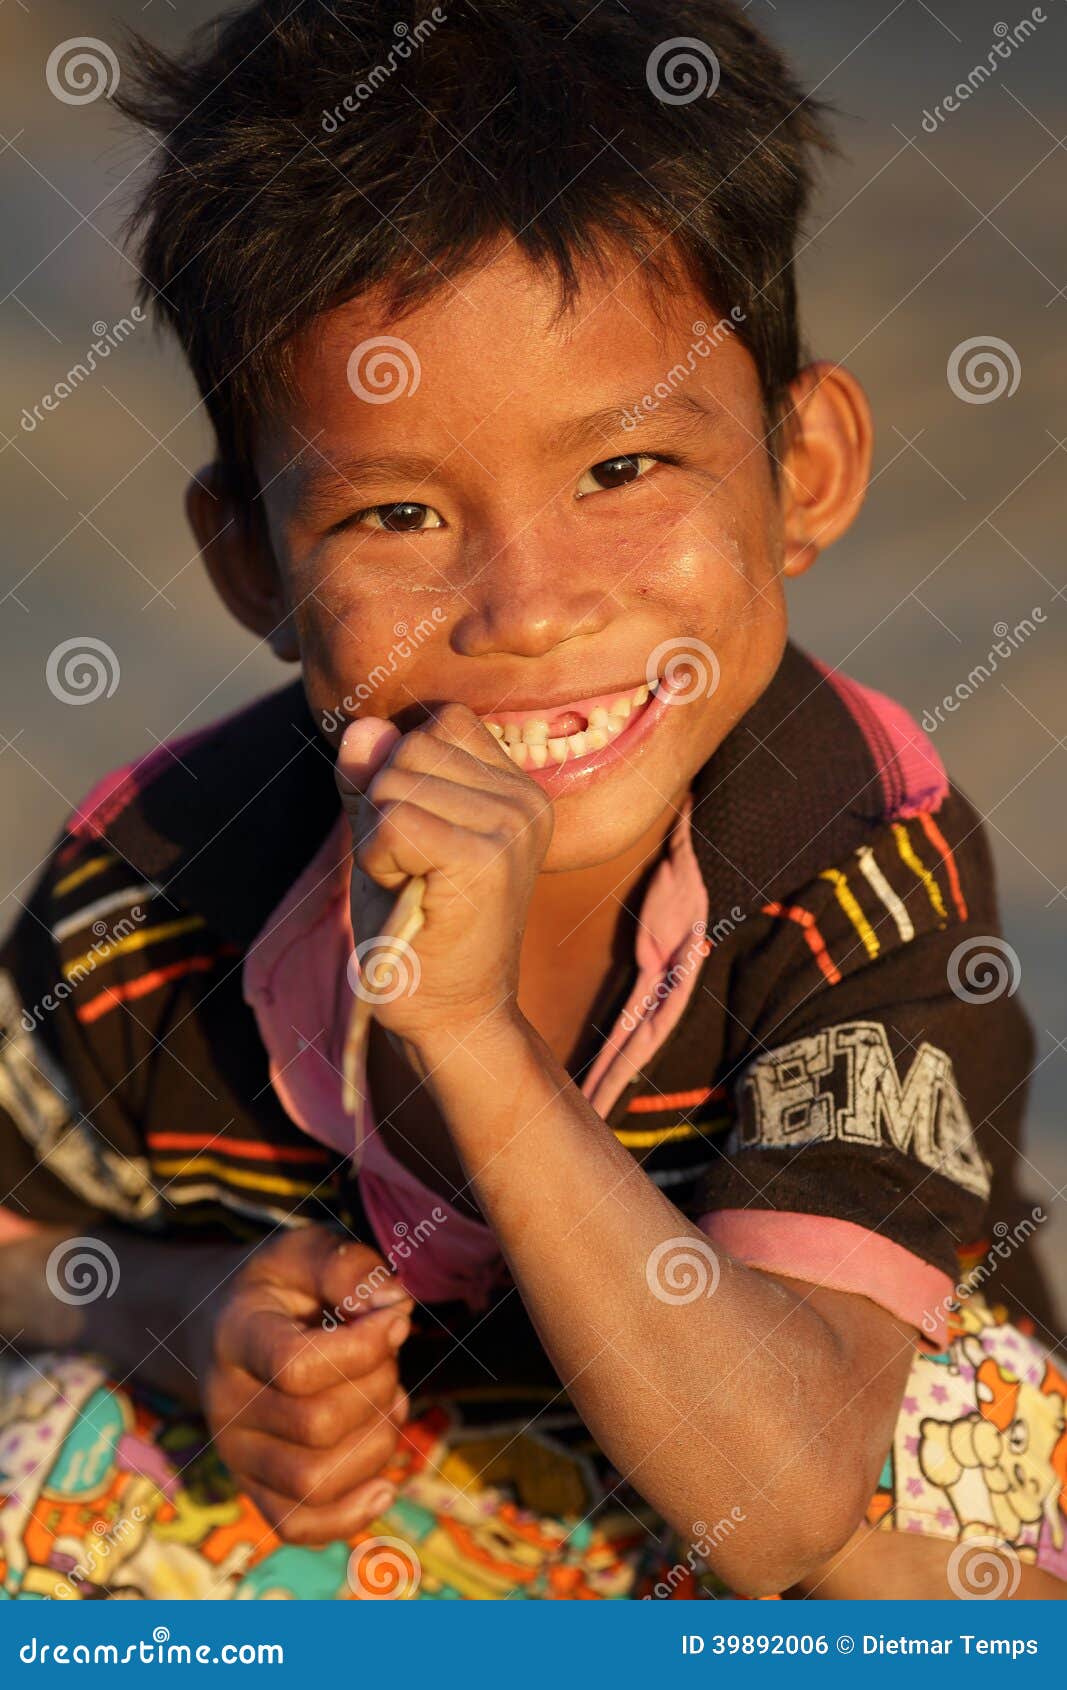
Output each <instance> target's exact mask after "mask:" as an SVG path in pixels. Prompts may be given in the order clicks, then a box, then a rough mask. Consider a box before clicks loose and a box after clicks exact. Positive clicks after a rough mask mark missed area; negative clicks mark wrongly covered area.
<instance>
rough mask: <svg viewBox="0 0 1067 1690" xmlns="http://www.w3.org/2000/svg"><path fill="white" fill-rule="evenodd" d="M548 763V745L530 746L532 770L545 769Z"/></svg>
mask: <svg viewBox="0 0 1067 1690" xmlns="http://www.w3.org/2000/svg"><path fill="white" fill-rule="evenodd" d="M547 762H548V746H547V745H531V746H530V766H531V768H534V769H543V768H544V766H545V764H546V763H547Z"/></svg>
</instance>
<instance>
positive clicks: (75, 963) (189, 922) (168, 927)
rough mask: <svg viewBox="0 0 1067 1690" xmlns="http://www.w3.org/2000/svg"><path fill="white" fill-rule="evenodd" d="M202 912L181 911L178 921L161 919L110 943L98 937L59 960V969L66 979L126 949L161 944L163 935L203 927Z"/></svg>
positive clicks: (142, 948)
mask: <svg viewBox="0 0 1067 1690" xmlns="http://www.w3.org/2000/svg"><path fill="white" fill-rule="evenodd" d="M206 925H207V923H206V922H205V920H204V918H203V916H202V915H183V916H182V917H181V918H180V919H179V920H178V921H164V922H162V923H161V924H160V926H159V927H145V928H143V929H142V931H141V932H140V933H127V935H126V937H125V938H124V939H115V940H114V941H113V942H112V943H111V944H109V943H108V941H107V939H106V938H104V939H101V941H100V943H99V944H98V945H96V946H95V947H94V948H93V949H92V950H91V951H86V952H85V954H84V955H83V956H79V957H74V958H73V959H72V960H71V961H70V962H65V963H64V964H63V973H64V975H65V976H66V978H67V979H68V980H70V979H71V978H72V977H73V976H74V975H75V974H78V975H81V974H85V973H86V972H87V971H89V970H91V969H94V968H100V967H102V966H103V964H104V963H105V962H110V961H111V959H112V957H116V956H121V955H123V954H124V953H125V952H127V951H143V950H145V949H146V948H147V947H148V946H149V945H158V944H162V942H163V940H164V939H173V938H175V937H176V935H177V934H179V933H191V932H192V931H193V929H194V928H197V927H205V926H206Z"/></svg>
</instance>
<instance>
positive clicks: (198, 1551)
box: [0, 1296, 1067, 1601]
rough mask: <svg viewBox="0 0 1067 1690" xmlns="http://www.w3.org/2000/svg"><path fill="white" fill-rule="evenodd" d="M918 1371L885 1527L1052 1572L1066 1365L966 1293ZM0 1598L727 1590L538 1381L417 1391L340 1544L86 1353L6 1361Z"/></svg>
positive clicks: (705, 1539)
mask: <svg viewBox="0 0 1067 1690" xmlns="http://www.w3.org/2000/svg"><path fill="white" fill-rule="evenodd" d="M954 1333H955V1335H954V1337H953V1340H952V1343H951V1345H950V1347H949V1349H948V1350H947V1351H945V1352H944V1353H943V1354H941V1355H936V1356H930V1355H919V1356H917V1357H916V1360H915V1363H914V1366H913V1368H912V1374H911V1378H910V1380H909V1383H908V1389H907V1392H906V1394H905V1397H904V1405H903V1411H902V1414H901V1418H900V1421H899V1424H898V1427H897V1433H896V1437H895V1439H894V1444H893V1449H892V1451H891V1453H890V1455H889V1456H888V1458H887V1461H886V1467H885V1471H884V1473H883V1475H882V1478H881V1481H880V1483H879V1487H878V1491H877V1492H876V1494H875V1496H874V1498H873V1499H872V1501H871V1505H870V1508H869V1510H868V1521H869V1523H870V1524H871V1525H872V1526H874V1527H876V1528H878V1529H880V1530H897V1531H906V1532H921V1533H923V1534H924V1535H928V1536H934V1537H938V1538H942V1539H944V1540H946V1541H947V1542H957V1543H962V1544H968V1543H975V1544H977V1545H979V1546H982V1547H985V1546H989V1545H993V1546H996V1547H997V1548H998V1549H1000V1550H1002V1551H1003V1552H1004V1553H1005V1554H1006V1555H1007V1556H1008V1557H1009V1565H1011V1564H1012V1563H1013V1562H1014V1563H1015V1564H1017V1565H1020V1566H1021V1565H1023V1564H1030V1565H1036V1566H1038V1567H1041V1568H1042V1569H1044V1570H1045V1571H1047V1572H1050V1573H1052V1574H1055V1575H1056V1576H1058V1577H1060V1578H1063V1579H1065V1580H1067V1431H1065V1420H1064V1405H1065V1401H1067V1379H1065V1378H1064V1377H1063V1375H1062V1374H1060V1373H1058V1372H1057V1370H1056V1369H1055V1367H1054V1366H1053V1364H1052V1363H1051V1361H1050V1360H1049V1359H1048V1356H1047V1354H1046V1353H1045V1351H1044V1350H1043V1349H1042V1348H1041V1346H1040V1345H1039V1344H1037V1343H1036V1342H1035V1341H1034V1340H1033V1339H1032V1338H1028V1337H1026V1336H1025V1335H1024V1334H1023V1333H1022V1332H1021V1331H1019V1330H1018V1328H1016V1327H1014V1326H1012V1325H1010V1324H1008V1323H1007V1322H1006V1321H1005V1320H1004V1318H1003V1311H1000V1312H999V1316H998V1315H994V1314H993V1313H992V1312H991V1311H990V1310H989V1308H988V1307H987V1305H986V1304H985V1303H984V1302H983V1301H982V1299H981V1297H980V1296H973V1297H972V1298H970V1299H969V1300H968V1301H967V1302H966V1303H965V1304H964V1308H963V1311H962V1313H961V1314H960V1315H959V1317H958V1318H956V1319H955V1321H954ZM0 1402H2V1403H3V1407H2V1409H0V1595H4V1596H8V1597H14V1598H28V1597H34V1596H36V1597H42V1596H43V1597H55V1598H60V1599H66V1600H72V1599H83V1600H85V1599H91V1598H94V1597H102V1596H111V1597H127V1598H130V1597H132V1598H156V1597H185V1598H211V1599H221V1598H248V1597H254V1598H264V1597H292V1598H307V1597H325V1598H330V1599H334V1598H337V1599H350V1598H356V1599H358V1600H380V1599H384V1598H390V1599H408V1598H412V1597H418V1598H419V1599H435V1598H436V1599H443V1600H454V1599H456V1598H468V1599H486V1600H492V1599H499V1598H507V1599H510V1600H514V1599H516V1598H523V1599H528V1600H547V1601H552V1600H560V1599H567V1600H603V1599H613V1600H619V1599H635V1598H642V1597H649V1598H652V1599H668V1598H686V1597H697V1596H703V1597H713V1596H720V1595H727V1594H729V1593H728V1592H727V1591H726V1590H725V1588H724V1587H723V1585H722V1584H721V1582H720V1581H719V1580H718V1579H717V1578H716V1577H715V1575H714V1574H713V1573H712V1572H711V1571H710V1570H709V1567H708V1557H709V1555H713V1554H714V1549H715V1547H716V1546H717V1545H719V1544H721V1543H722V1542H723V1541H724V1539H725V1538H727V1537H729V1536H730V1535H732V1533H733V1532H734V1531H735V1530H738V1529H739V1528H740V1526H741V1525H742V1524H743V1516H742V1517H741V1519H740V1520H739V1519H738V1518H737V1511H735V1512H734V1515H733V1516H730V1515H727V1516H726V1517H725V1518H723V1519H722V1520H719V1521H716V1522H714V1523H710V1524H709V1523H708V1522H707V1521H694V1522H693V1535H692V1538H691V1540H690V1541H689V1542H688V1543H683V1542H681V1541H680V1540H679V1539H678V1538H677V1537H676V1536H675V1535H674V1534H673V1533H672V1532H670V1531H669V1530H667V1529H665V1528H664V1527H663V1525H662V1523H661V1522H659V1521H658V1520H657V1519H656V1517H655V1515H654V1514H653V1512H652V1510H651V1509H650V1508H649V1507H648V1505H647V1504H646V1503H644V1502H642V1501H641V1499H640V1498H639V1497H637V1496H636V1494H635V1493H634V1492H633V1491H632V1490H630V1489H629V1488H628V1487H626V1486H624V1485H622V1484H621V1483H620V1482H619V1481H618V1479H617V1476H616V1475H614V1474H613V1473H612V1472H611V1470H610V1469H609V1468H608V1467H607V1466H606V1464H605V1463H604V1460H603V1458H602V1457H601V1456H600V1454H599V1452H598V1451H597V1450H596V1449H595V1448H593V1447H592V1446H591V1445H590V1444H589V1442H588V1439H587V1436H586V1434H585V1433H584V1431H583V1429H582V1427H581V1425H580V1423H579V1422H578V1421H577V1419H576V1418H575V1417H574V1416H573V1415H572V1414H571V1413H570V1412H569V1411H568V1410H567V1407H566V1404H565V1403H563V1402H562V1401H561V1400H559V1399H558V1394H557V1400H556V1402H555V1403H554V1404H552V1405H551V1407H550V1408H549V1412H548V1413H547V1414H546V1413H545V1412H544V1410H545V1396H544V1394H543V1393H542V1394H541V1395H540V1397H539V1398H538V1399H537V1400H533V1399H531V1400H530V1401H529V1402H528V1403H527V1404H526V1407H525V1412H522V1413H520V1412H518V1410H519V1408H520V1404H519V1402H518V1401H517V1400H516V1398H515V1397H514V1396H512V1397H509V1398H505V1397H504V1396H503V1393H501V1392H500V1391H499V1390H497V1391H495V1392H488V1391H483V1392H480V1393H468V1394H467V1395H466V1397H465V1398H464V1399H463V1400H462V1401H457V1400H451V1401H449V1402H438V1403H435V1404H433V1405H430V1406H425V1405H423V1406H422V1407H421V1408H420V1409H419V1412H417V1413H416V1415H415V1416H414V1418H413V1420H412V1422H411V1424H410V1425H409V1426H408V1427H407V1429H406V1432H405V1435H404V1437H403V1439H402V1442H401V1445H400V1448H399V1450H398V1452H397V1455H396V1457H395V1459H394V1460H393V1462H392V1463H391V1464H390V1466H389V1467H388V1469H387V1470H386V1472H387V1476H388V1477H389V1478H390V1479H391V1480H392V1481H394V1482H395V1483H396V1485H397V1486H398V1496H397V1500H396V1501H395V1503H394V1504H393V1506H392V1507H391V1508H390V1509H389V1510H388V1511H387V1512H386V1513H385V1514H383V1515H382V1516H381V1517H380V1518H379V1519H377V1520H374V1521H372V1522H371V1524H370V1525H369V1526H368V1527H367V1528H366V1530H364V1531H361V1532H359V1533H357V1534H356V1535H355V1536H353V1537H352V1538H351V1539H349V1540H348V1541H346V1542H338V1543H332V1544H327V1545H325V1546H323V1547H322V1548H315V1549H305V1548H300V1547H295V1546H293V1545H289V1544H284V1543H282V1542H281V1541H280V1539H279V1538H278V1537H277V1536H276V1534H275V1533H274V1532H273V1531H272V1530H271V1528H270V1527H269V1526H268V1525H267V1523H266V1521H265V1520H264V1519H263V1517H262V1515H261V1514H260V1513H259V1512H258V1510H257V1509H256V1507H255V1505H254V1504H253V1503H252V1502H251V1501H250V1499H249V1498H248V1497H247V1496H244V1495H242V1494H241V1493H240V1491H239V1490H238V1489H237V1487H236V1486H235V1484H234V1482H233V1480H232V1479H231V1477H230V1475H229V1474H228V1472H227V1471H226V1469H225V1468H224V1467H223V1466H222V1465H221V1463H220V1462H219V1460H218V1458H217V1456H216V1455H215V1453H214V1451H213V1449H212V1446H211V1444H210V1442H209V1441H208V1439H207V1436H206V1432H205V1429H204V1426H203V1424H202V1423H201V1422H200V1421H199V1420H197V1419H195V1418H193V1417H191V1416H188V1415H182V1414H179V1413H176V1412H175V1411H174V1409H173V1408H167V1407H166V1406H165V1405H163V1404H161V1403H159V1402H158V1401H157V1402H155V1403H153V1402H151V1401H150V1400H149V1399H148V1398H146V1397H145V1396H143V1395H141V1394H140V1393H135V1392H131V1391H130V1390H129V1389H128V1388H126V1387H123V1386H119V1385H116V1384H114V1383H113V1382H111V1381H109V1380H108V1378H107V1376H106V1373H105V1372H104V1370H103V1368H102V1367H100V1366H98V1365H96V1364H95V1363H94V1362H93V1361H92V1360H91V1359H88V1358H85V1357H66V1356H49V1357H41V1358H38V1361H37V1363H36V1364H35V1365H34V1366H33V1367H31V1366H29V1365H28V1364H26V1363H11V1362H8V1363H6V1364H0Z"/></svg>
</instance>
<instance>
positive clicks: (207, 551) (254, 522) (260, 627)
mask: <svg viewBox="0 0 1067 1690" xmlns="http://www.w3.org/2000/svg"><path fill="white" fill-rule="evenodd" d="M185 514H186V516H187V517H188V519H189V526H190V528H191V529H192V531H193V534H194V535H195V537H196V542H197V544H198V546H199V547H200V555H201V557H202V558H203V560H204V563H205V566H206V568H207V572H208V574H209V575H210V577H211V580H212V583H213V585H214V588H215V591H216V592H217V593H218V595H219V598H220V599H221V600H222V602H223V604H224V605H225V606H226V608H227V610H228V611H229V612H230V613H231V615H233V616H236V618H237V620H238V622H240V623H241V624H242V626H243V627H245V628H247V629H248V630H249V631H250V632H251V633H253V634H255V635H256V636H257V638H258V639H261V640H266V641H267V643H268V645H269V646H270V648H271V650H272V651H273V653H274V655H275V657H280V658H281V659H282V661H283V662H284V663H296V662H298V661H299V658H300V648H299V645H298V643H297V637H296V626H295V624H294V622H293V618H292V614H291V612H290V610H289V605H288V602H287V600H286V596H285V589H284V587H283V584H282V577H281V572H280V570H279V568H278V565H277V562H276V561H275V557H274V553H273V551H272V549H271V544H270V538H269V535H268V534H267V530H266V525H265V523H264V521H263V518H262V515H261V514H260V513H259V512H258V511H257V512H256V513H254V515H253V516H252V518H251V520H249V519H248V517H247V516H246V515H245V514H244V513H242V511H241V510H240V508H239V506H238V504H237V500H236V499H235V498H234V496H233V495H232V493H230V492H228V491H227V484H226V477H225V474H224V472H223V469H222V466H221V464H217V463H215V464H208V465H207V466H206V467H205V468H204V469H202V470H199V471H198V472H197V474H196V475H194V476H193V478H192V480H191V481H190V483H189V485H188V487H187V488H186V489H185Z"/></svg>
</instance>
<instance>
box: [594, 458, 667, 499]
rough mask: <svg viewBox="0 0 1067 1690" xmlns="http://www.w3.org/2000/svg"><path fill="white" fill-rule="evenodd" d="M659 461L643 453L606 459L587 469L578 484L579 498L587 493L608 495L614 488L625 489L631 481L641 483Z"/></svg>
mask: <svg viewBox="0 0 1067 1690" xmlns="http://www.w3.org/2000/svg"><path fill="white" fill-rule="evenodd" d="M656 462H657V460H656V459H655V458H653V457H650V456H648V455H647V454H646V453H643V452H634V453H629V454H627V455H626V456H625V457H621V458H605V459H604V460H603V462H602V463H599V464H594V465H593V467H592V469H587V470H586V472H585V474H584V475H583V476H582V479H581V481H579V483H578V487H577V493H578V497H579V498H584V497H585V495H586V494H587V493H607V492H610V490H611V489H612V488H613V487H625V486H626V485H627V484H628V483H629V482H631V481H639V480H640V478H641V477H642V476H643V475H646V474H647V473H648V469H649V466H650V465H651V464H654V463H656Z"/></svg>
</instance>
